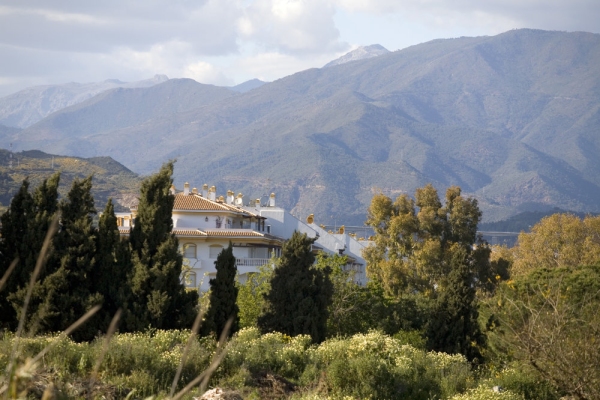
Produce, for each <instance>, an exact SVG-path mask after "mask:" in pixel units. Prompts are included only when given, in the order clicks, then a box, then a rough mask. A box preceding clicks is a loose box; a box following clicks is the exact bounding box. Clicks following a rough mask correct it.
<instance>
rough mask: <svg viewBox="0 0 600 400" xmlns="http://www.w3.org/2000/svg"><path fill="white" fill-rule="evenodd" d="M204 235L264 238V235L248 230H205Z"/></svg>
mask: <svg viewBox="0 0 600 400" xmlns="http://www.w3.org/2000/svg"><path fill="white" fill-rule="evenodd" d="M205 232H206V234H207V235H209V236H234V237H239V236H244V237H264V236H265V235H264V234H262V233H259V232H256V231H251V230H249V229H207V230H206V231H205Z"/></svg>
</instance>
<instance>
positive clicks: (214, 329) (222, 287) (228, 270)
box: [202, 242, 239, 337]
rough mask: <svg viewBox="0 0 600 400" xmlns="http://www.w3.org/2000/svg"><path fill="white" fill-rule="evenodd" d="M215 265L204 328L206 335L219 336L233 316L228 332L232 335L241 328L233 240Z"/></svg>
mask: <svg viewBox="0 0 600 400" xmlns="http://www.w3.org/2000/svg"><path fill="white" fill-rule="evenodd" d="M215 267H216V269H217V275H216V277H215V278H214V279H211V280H210V282H209V283H210V305H209V307H208V311H207V313H206V318H205V320H204V323H203V327H202V330H203V332H204V334H205V335H208V334H210V333H213V334H215V335H216V336H217V337H218V336H219V335H220V334H221V332H223V330H224V329H225V325H226V324H227V321H228V320H229V318H233V323H232V325H231V328H230V330H229V332H228V335H229V336H231V335H233V334H234V333H235V332H237V331H238V329H239V316H238V313H239V308H238V305H237V296H238V287H237V286H236V284H235V278H236V275H237V266H236V259H235V257H234V256H233V246H232V245H231V242H229V246H228V247H227V248H226V249H223V250H222V251H221V253H220V254H219V256H218V257H217V261H215Z"/></svg>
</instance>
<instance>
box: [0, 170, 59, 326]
mask: <svg viewBox="0 0 600 400" xmlns="http://www.w3.org/2000/svg"><path fill="white" fill-rule="evenodd" d="M59 182H60V174H59V173H55V174H53V175H52V176H51V177H50V178H48V179H45V180H44V181H43V182H42V184H41V185H40V186H38V187H37V188H36V189H35V191H34V193H33V196H32V195H30V194H29V192H28V188H29V182H28V181H27V179H26V180H25V181H24V182H23V184H22V185H21V189H20V190H19V193H17V195H16V196H15V197H14V198H13V201H12V202H11V206H10V208H9V210H8V211H7V212H6V213H5V214H4V215H3V216H2V237H3V238H5V239H4V240H3V241H1V242H0V251H1V252H2V254H3V255H6V257H2V261H0V269H2V270H3V271H4V268H6V265H8V264H6V263H10V262H12V260H14V259H15V258H17V257H18V258H19V263H18V264H17V268H16V269H15V270H14V271H13V273H12V274H11V277H10V280H9V281H8V282H7V286H6V287H5V289H4V290H3V292H2V296H1V298H2V299H3V301H2V303H3V305H2V306H0V307H3V310H2V312H1V313H0V314H1V315H2V316H3V317H0V318H2V321H11V322H10V323H8V324H7V325H6V324H5V325H4V327H6V328H9V329H14V328H15V327H16V325H17V320H18V318H19V313H20V311H21V309H22V305H23V300H24V297H25V293H26V291H27V286H28V285H29V280H30V277H31V273H32V272H33V270H34V268H35V264H36V262H37V259H38V257H39V255H40V251H41V249H42V246H43V243H44V240H45V238H46V234H47V232H48V229H49V227H50V224H51V222H52V219H53V218H54V216H55V213H56V211H57V207H58V205H57V199H58V184H59ZM47 256H48V255H46V257H47ZM42 276H43V274H42V275H41V276H40V277H39V278H41V277H42ZM39 284H40V283H39V279H38V282H37V283H36V287H37V286H39ZM7 303H9V304H10V307H7ZM30 305H31V306H30V309H34V308H35V300H33V301H32V303H30ZM4 311H6V313H5V312H4Z"/></svg>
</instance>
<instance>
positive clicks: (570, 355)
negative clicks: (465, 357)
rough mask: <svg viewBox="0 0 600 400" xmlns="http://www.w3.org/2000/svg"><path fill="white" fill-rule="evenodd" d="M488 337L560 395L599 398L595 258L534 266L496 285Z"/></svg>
mask: <svg viewBox="0 0 600 400" xmlns="http://www.w3.org/2000/svg"><path fill="white" fill-rule="evenodd" d="M493 305H494V308H493V310H494V312H495V314H496V316H497V318H498V320H499V324H498V326H496V327H494V330H493V333H492V335H493V336H492V337H495V338H496V339H500V340H501V343H502V344H504V345H507V349H506V351H507V352H508V353H509V354H510V355H512V356H513V357H514V358H516V359H517V360H519V361H521V362H523V363H525V364H529V365H530V366H531V367H533V368H534V369H535V370H536V371H537V372H539V373H540V374H541V376H542V377H543V378H545V379H546V380H547V381H548V382H550V383H551V384H552V385H553V386H555V387H556V388H557V389H558V390H559V392H561V393H562V394H563V395H569V396H570V397H569V398H577V399H598V398H600V368H598V365H600V346H598V338H599V337H600V336H599V335H600V314H599V313H598V310H599V309H600V264H596V265H591V266H577V268H571V267H570V266H568V267H558V268H557V267H554V268H547V267H543V268H537V269H535V270H532V271H530V272H529V273H528V274H524V275H518V276H516V277H515V279H514V280H513V281H511V282H508V283H505V284H503V285H501V286H500V289H499V290H498V293H497V294H496V298H495V299H494V302H493Z"/></svg>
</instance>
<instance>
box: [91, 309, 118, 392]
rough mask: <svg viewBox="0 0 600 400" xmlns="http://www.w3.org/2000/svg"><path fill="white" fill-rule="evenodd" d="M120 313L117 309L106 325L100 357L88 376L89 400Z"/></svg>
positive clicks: (115, 329)
mask: <svg viewBox="0 0 600 400" xmlns="http://www.w3.org/2000/svg"><path fill="white" fill-rule="evenodd" d="M121 313H122V311H121V309H120V308H119V309H118V310H117V312H116V313H115V315H114V316H113V318H112V320H111V321H110V325H108V330H107V331H106V335H104V341H103V343H102V352H101V353H100V356H98V359H97V360H96V364H94V369H93V370H92V375H91V376H90V385H89V390H88V398H89V399H91V398H92V391H93V389H94V382H95V381H96V377H97V376H98V370H99V369H100V365H101V364H102V361H103V360H104V356H105V355H106V352H107V351H108V345H109V344H110V341H111V339H112V337H113V335H114V334H115V332H116V331H117V324H118V322H119V319H121Z"/></svg>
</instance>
